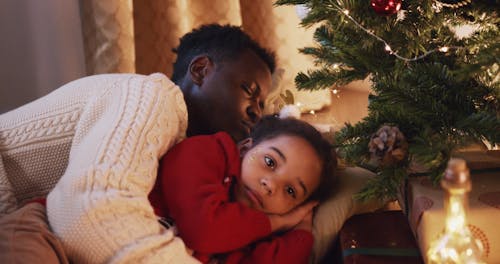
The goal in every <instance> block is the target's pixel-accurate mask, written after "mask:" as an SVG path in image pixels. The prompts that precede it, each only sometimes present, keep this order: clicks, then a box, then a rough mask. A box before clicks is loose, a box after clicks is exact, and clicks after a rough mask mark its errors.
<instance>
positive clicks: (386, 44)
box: [333, 4, 463, 62]
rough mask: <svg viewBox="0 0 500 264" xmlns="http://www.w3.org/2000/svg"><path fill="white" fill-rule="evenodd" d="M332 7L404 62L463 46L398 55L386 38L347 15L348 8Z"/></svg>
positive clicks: (334, 5) (443, 47)
mask: <svg viewBox="0 0 500 264" xmlns="http://www.w3.org/2000/svg"><path fill="white" fill-rule="evenodd" d="M333 7H334V8H335V9H336V10H337V11H338V12H340V13H342V14H344V15H345V16H346V17H347V18H348V19H349V20H350V21H351V22H353V23H354V24H355V25H356V26H357V27H358V28H360V29H362V30H363V31H364V32H366V33H367V34H368V35H370V36H372V37H374V38H375V39H377V40H378V41H380V42H382V43H383V44H384V49H385V51H386V52H388V53H389V54H391V55H393V56H394V57H396V58H398V59H400V60H403V61H406V62H413V61H417V60H421V59H423V58H425V57H427V56H429V55H430V54H432V53H435V52H448V51H450V50H457V49H461V48H463V47H459V46H442V47H437V48H435V49H432V50H428V51H426V52H425V53H423V54H421V55H419V56H415V57H413V58H407V57H404V56H401V55H399V54H398V52H396V51H394V50H393V49H392V48H391V46H390V45H389V43H388V42H387V41H386V40H384V39H383V38H381V37H379V36H377V35H376V34H375V33H373V31H372V30H369V29H367V28H365V27H364V26H363V25H361V24H360V23H359V22H358V21H357V20H356V19H354V18H353V17H352V16H351V15H349V10H348V9H345V8H342V7H341V6H339V5H336V4H333Z"/></svg>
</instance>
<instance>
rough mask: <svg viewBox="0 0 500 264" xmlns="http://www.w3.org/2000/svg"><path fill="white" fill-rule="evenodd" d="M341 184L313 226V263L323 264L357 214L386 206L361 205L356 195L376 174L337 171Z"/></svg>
mask: <svg viewBox="0 0 500 264" xmlns="http://www.w3.org/2000/svg"><path fill="white" fill-rule="evenodd" d="M337 175H338V184H337V186H336V188H335V190H334V192H333V193H332V196H331V197H330V198H329V199H328V200H327V201H324V202H323V203H321V204H320V205H319V206H318V209H317V210H316V213H315V216H314V222H313V235H314V248H313V253H312V256H311V260H312V263H320V262H321V260H322V259H323V257H324V256H325V255H326V253H327V251H328V250H329V249H331V248H332V245H333V243H334V242H335V240H336V238H337V234H338V232H339V231H340V229H341V228H342V225H343V224H344V222H345V221H346V220H347V219H348V218H349V217H351V216H353V215H355V214H361V213H367V212H373V211H375V210H377V209H380V208H382V207H383V206H384V205H385V203H384V202H382V201H378V200H375V199H374V200H369V201H365V202H360V201H357V200H355V199H354V198H353V195H354V194H356V193H358V192H359V191H360V190H361V188H362V187H363V186H364V185H365V183H366V182H367V181H368V180H369V179H370V178H371V177H374V176H375V174H374V173H373V172H371V171H369V170H366V169H363V168H360V167H347V168H344V169H339V170H338V171H337Z"/></svg>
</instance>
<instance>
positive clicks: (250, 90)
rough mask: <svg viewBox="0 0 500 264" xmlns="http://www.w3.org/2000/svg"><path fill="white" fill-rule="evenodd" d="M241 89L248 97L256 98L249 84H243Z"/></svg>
mask: <svg viewBox="0 0 500 264" xmlns="http://www.w3.org/2000/svg"><path fill="white" fill-rule="evenodd" d="M240 87H241V89H243V91H245V93H246V94H247V95H248V96H250V97H252V96H254V94H255V90H253V89H252V88H251V87H250V86H249V85H247V84H241V85H240Z"/></svg>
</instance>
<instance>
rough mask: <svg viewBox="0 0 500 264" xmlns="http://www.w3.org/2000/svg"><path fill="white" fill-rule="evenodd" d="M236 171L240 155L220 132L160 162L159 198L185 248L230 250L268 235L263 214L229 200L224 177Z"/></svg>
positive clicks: (197, 139) (190, 142)
mask: <svg viewBox="0 0 500 264" xmlns="http://www.w3.org/2000/svg"><path fill="white" fill-rule="evenodd" d="M239 171H240V157H239V151H238V150H237V148H236V145H235V144H234V143H233V142H232V139H231V138H230V137H229V135H227V134H225V133H217V134H215V135H213V136H201V137H193V138H188V139H186V140H184V141H183V142H181V143H180V144H179V145H177V146H176V147H174V148H173V149H172V150H171V151H170V152H169V153H167V155H165V157H164V158H163V159H162V161H161V169H160V175H159V177H161V179H159V182H158V183H157V184H159V186H158V187H160V189H161V193H162V194H161V196H160V197H161V199H162V200H163V202H166V204H167V208H168V212H169V214H170V216H171V217H172V218H173V219H175V222H176V225H177V228H178V230H179V236H180V237H182V239H183V240H184V242H185V243H186V245H187V246H188V247H189V248H192V249H193V250H195V251H197V252H200V253H207V254H214V253H222V252H229V251H233V250H236V249H239V248H242V247H244V246H246V245H248V244H250V243H252V242H254V241H256V240H258V239H261V238H263V237H266V236H268V235H270V234H271V224H270V220H269V218H268V216H266V215H265V214H264V213H262V212H259V211H257V210H254V209H250V208H248V207H246V206H244V205H242V204H239V203H234V202H230V197H229V188H230V186H229V185H230V184H231V183H230V182H227V180H225V179H224V177H223V175H226V176H229V177H230V178H232V177H235V176H236V175H237V174H239ZM224 182H226V183H224Z"/></svg>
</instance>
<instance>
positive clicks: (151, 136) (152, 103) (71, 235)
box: [47, 74, 197, 263]
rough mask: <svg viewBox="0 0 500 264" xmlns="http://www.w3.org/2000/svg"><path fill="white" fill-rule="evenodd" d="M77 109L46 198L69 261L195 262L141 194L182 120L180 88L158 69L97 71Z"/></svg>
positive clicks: (79, 85)
mask: <svg viewBox="0 0 500 264" xmlns="http://www.w3.org/2000/svg"><path fill="white" fill-rule="evenodd" d="M69 86H70V87H73V88H74V91H75V92H78V91H79V90H81V89H90V90H89V92H91V93H92V94H93V96H92V97H91V98H90V99H89V100H87V101H86V104H85V106H84V107H83V109H82V112H81V113H80V115H79V119H78V123H77V125H76V128H75V135H74V136H73V139H72V145H71V152H70V156H69V162H68V166H67V169H66V171H65V173H64V175H63V176H62V178H61V180H60V181H59V182H58V183H57V185H56V186H55V188H54V189H53V190H52V192H51V193H50V194H49V196H48V198H47V214H48V219H49V223H50V226H51V228H52V230H53V231H54V232H55V233H56V235H57V236H58V237H59V238H60V239H61V241H62V243H63V246H64V249H65V252H66V253H67V254H68V257H69V258H70V259H71V260H72V262H75V263H197V261H196V259H195V258H193V257H191V256H190V255H189V254H188V253H187V251H186V248H185V246H184V244H183V242H182V240H180V239H179V238H178V237H175V236H173V233H172V232H171V231H167V230H165V229H164V228H162V226H161V225H160V224H159V223H158V221H157V219H156V216H155V215H154V213H153V209H152V207H151V204H150V203H149V201H148V199H147V195H148V193H149V192H150V191H151V189H152V187H153V185H154V182H155V179H156V175H157V169H158V159H159V157H161V156H162V155H163V154H164V153H165V152H166V150H167V149H168V148H169V147H171V146H172V145H173V144H175V143H177V141H179V140H180V139H181V138H182V137H183V134H184V132H185V129H186V125H187V122H186V121H187V113H186V106H185V104H184V101H183V97H182V93H181V91H180V89H179V88H178V87H177V86H175V85H174V84H173V83H172V82H171V81H170V80H168V79H167V78H166V77H165V76H163V75H161V74H153V75H151V76H148V77H145V76H141V75H121V74H120V75H98V76H92V77H87V78H84V79H81V80H77V81H75V82H73V83H71V84H69Z"/></svg>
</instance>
